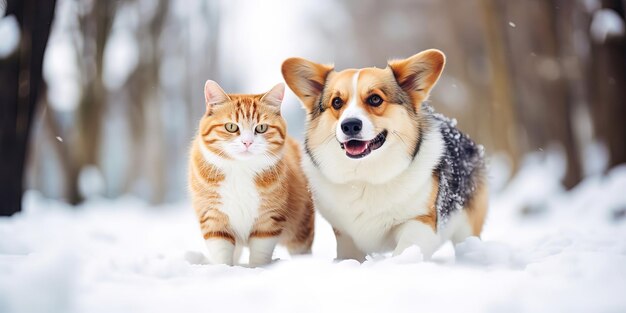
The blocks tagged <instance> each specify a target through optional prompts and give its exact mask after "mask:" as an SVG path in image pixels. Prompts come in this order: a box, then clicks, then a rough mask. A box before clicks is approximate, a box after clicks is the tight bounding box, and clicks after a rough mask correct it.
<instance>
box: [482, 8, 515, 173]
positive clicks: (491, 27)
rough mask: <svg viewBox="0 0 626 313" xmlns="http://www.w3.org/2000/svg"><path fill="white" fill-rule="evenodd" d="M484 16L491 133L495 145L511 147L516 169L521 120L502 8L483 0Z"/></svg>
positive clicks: (513, 166)
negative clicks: (508, 57) (505, 38)
mask: <svg viewBox="0 0 626 313" xmlns="http://www.w3.org/2000/svg"><path fill="white" fill-rule="evenodd" d="M482 4H483V12H484V20H485V23H486V24H487V25H486V27H485V29H486V31H487V34H486V37H487V55H488V56H489V60H490V62H491V64H490V66H491V73H492V81H493V86H492V88H491V91H492V99H491V106H492V107H491V110H490V112H492V114H493V118H492V123H491V126H492V135H493V137H494V138H493V141H494V145H495V146H496V147H499V148H501V149H503V150H504V151H508V152H509V155H510V157H511V165H512V168H513V170H514V171H515V170H516V169H517V168H518V166H519V156H520V153H521V151H520V145H519V143H518V136H517V134H516V132H517V128H518V124H517V122H516V119H515V115H514V109H513V108H514V102H513V101H514V99H513V93H512V90H511V89H512V85H511V81H510V80H511V78H512V75H511V71H510V69H509V62H508V61H507V55H506V51H507V49H506V43H505V42H504V36H503V34H502V32H501V29H502V27H503V26H504V25H506V24H505V23H503V21H502V20H500V19H499V18H498V16H499V12H498V11H499V10H498V8H497V6H496V3H495V2H494V1H493V0H483V2H482Z"/></svg>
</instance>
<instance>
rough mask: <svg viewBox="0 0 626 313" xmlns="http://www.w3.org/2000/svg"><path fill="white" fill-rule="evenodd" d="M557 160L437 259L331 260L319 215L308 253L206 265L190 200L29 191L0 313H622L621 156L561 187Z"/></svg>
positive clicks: (5, 240)
mask: <svg viewBox="0 0 626 313" xmlns="http://www.w3.org/2000/svg"><path fill="white" fill-rule="evenodd" d="M560 163H561V161H560V159H558V158H556V159H555V158H554V157H551V156H549V155H548V156H547V157H546V156H545V155H544V156H541V155H535V156H531V157H529V158H528V159H527V162H526V163H525V165H524V166H523V169H522V170H521V172H520V174H518V175H517V176H516V177H515V178H514V179H513V180H512V181H511V183H509V184H508V185H507V186H506V187H504V188H501V189H500V190H497V191H495V192H494V194H493V195H492V200H491V211H490V214H489V217H488V221H487V224H486V228H485V232H484V236H483V240H482V241H480V240H478V239H476V238H470V239H468V240H467V241H465V242H464V243H462V244H461V245H459V246H458V247H457V250H456V257H455V256H454V255H455V251H454V249H453V248H452V246H451V245H447V246H444V247H443V248H442V249H441V250H440V251H439V252H438V253H437V254H436V255H435V260H434V261H433V262H421V261H420V259H421V256H420V254H419V252H418V250H417V249H412V250H409V251H407V252H406V253H405V254H403V255H401V256H399V257H396V258H389V257H386V256H374V257H372V258H370V259H369V260H368V261H366V262H365V263H363V264H359V263H357V262H356V261H342V262H334V261H333V257H334V249H335V244H334V242H333V235H332V232H331V230H330V227H329V226H328V224H326V223H325V222H324V221H322V220H321V219H318V224H317V225H318V226H317V234H316V241H315V244H314V249H313V255H312V256H307V257H301V258H297V259H290V260H288V259H289V258H288V256H287V254H286V252H285V251H284V250H279V251H277V253H276V255H275V257H276V258H280V259H281V260H280V261H277V262H275V263H274V264H272V265H270V266H268V267H265V268H255V269H251V268H246V267H227V266H212V265H207V264H204V257H203V255H202V253H203V252H204V250H203V243H202V240H201V236H200V231H199V228H198V225H197V221H196V219H195V217H194V215H193V213H192V210H191V208H190V206H189V205H188V204H187V203H182V204H178V205H169V206H163V207H156V208H155V207H150V206H149V205H147V204H146V203H144V202H142V201H140V200H137V199H133V198H124V199H117V200H96V199H94V200H90V201H89V202H88V203H86V204H84V205H82V206H81V207H78V208H72V207H69V206H67V205H64V204H61V203H57V202H52V201H49V200H46V199H43V198H41V197H40V196H38V195H37V194H36V193H33V192H31V193H29V194H28V195H27V197H26V200H25V210H24V211H23V212H22V213H20V214H17V215H15V216H13V217H11V218H0V312H107V313H109V312H270V311H271V312H277V311H278V312H328V311H340V312H396V311H397V312H418V311H420V312H461V311H463V312H507V313H508V312H626V166H622V167H618V168H615V169H613V170H612V171H611V172H610V173H609V174H608V175H605V176H592V177H589V178H587V179H586V180H585V181H584V182H583V183H582V184H580V185H579V186H578V187H577V188H576V189H574V190H573V191H571V192H567V193H566V192H564V191H563V189H562V188H561V187H560V185H559V184H558V183H557V181H558V176H559V170H558V168H559V166H558V165H559V164H560ZM494 176H497V175H494ZM493 178H494V181H495V182H496V183H495V185H496V187H495V188H494V189H499V188H498V187H497V181H498V179H499V178H498V177H493ZM500 180H501V178H500ZM522 212H524V213H522Z"/></svg>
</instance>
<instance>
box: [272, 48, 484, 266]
mask: <svg viewBox="0 0 626 313" xmlns="http://www.w3.org/2000/svg"><path fill="white" fill-rule="evenodd" d="M444 64H445V56H444V54H443V53H442V52H441V51H439V50H434V49H431V50H426V51H423V52H420V53H418V54H416V55H414V56H412V57H410V58H407V59H404V60H394V61H390V62H389V63H388V66H387V67H386V68H384V69H379V68H374V67H370V68H363V69H346V70H343V71H335V70H334V68H333V67H332V66H329V65H323V64H318V63H314V62H311V61H308V60H305V59H302V58H290V59H287V60H285V61H284V63H283V65H282V74H283V77H284V78H285V81H286V82H287V85H288V86H289V87H290V88H291V90H293V92H294V93H295V94H296V96H298V98H299V99H300V100H301V102H302V104H303V106H304V108H305V110H306V112H307V122H306V123H307V130H306V136H305V141H304V149H305V152H306V156H305V157H304V158H303V161H302V163H303V169H304V172H305V174H306V175H307V177H308V179H309V183H310V186H311V191H312V194H313V201H314V203H315V207H316V208H317V209H318V211H319V212H320V213H321V215H322V216H323V217H324V218H325V219H326V220H327V221H328V222H329V223H330V224H331V225H332V227H333V229H334V231H335V235H336V239H337V258H338V259H356V260H359V261H363V260H365V257H366V255H368V254H371V253H384V252H389V251H392V252H393V255H399V254H401V253H402V252H403V251H404V250H405V249H406V248H408V247H410V246H414V245H417V246H418V247H419V248H420V250H421V253H422V254H423V256H424V259H429V258H430V257H431V256H432V254H433V253H434V252H435V251H436V250H437V249H438V248H439V247H440V246H441V245H442V244H443V243H444V242H446V241H447V240H452V241H453V243H458V242H461V241H463V240H464V239H465V238H467V237H469V236H479V235H480V233H481V230H482V227H483V222H484V220H485V216H486V212H487V205H488V192H487V184H486V179H485V166H484V157H483V148H482V146H479V145H476V144H475V143H474V142H473V141H472V140H470V138H469V137H468V136H467V135H465V134H463V133H461V132H460V131H459V130H458V129H457V128H456V127H455V122H453V121H452V120H450V119H448V118H446V117H444V116H442V115H440V114H438V113H435V112H434V111H433V110H432V109H431V107H430V106H429V105H428V104H426V103H425V101H426V100H427V99H428V95H429V93H430V90H431V89H432V88H433V86H434V85H435V83H436V82H437V80H438V79H439V76H440V75H441V72H442V71H443V68H444Z"/></svg>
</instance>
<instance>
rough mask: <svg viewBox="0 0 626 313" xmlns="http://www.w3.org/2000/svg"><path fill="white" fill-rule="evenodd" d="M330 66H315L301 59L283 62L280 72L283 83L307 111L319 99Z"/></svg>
mask: <svg viewBox="0 0 626 313" xmlns="http://www.w3.org/2000/svg"><path fill="white" fill-rule="evenodd" d="M332 70H333V67H332V66H330V65H324V64H317V63H314V62H311V61H308V60H305V59H302V58H289V59H287V60H285V62H283V66H282V72H283V77H284V78H285V82H287V85H288V86H289V88H291V90H293V92H294V93H295V94H296V96H298V98H300V100H301V101H302V103H303V104H304V108H305V109H306V110H307V111H311V109H312V108H313V105H314V104H315V99H317V97H319V95H320V94H321V93H322V90H323V89H324V85H325V84H326V78H327V76H328V73H330V72H331V71H332Z"/></svg>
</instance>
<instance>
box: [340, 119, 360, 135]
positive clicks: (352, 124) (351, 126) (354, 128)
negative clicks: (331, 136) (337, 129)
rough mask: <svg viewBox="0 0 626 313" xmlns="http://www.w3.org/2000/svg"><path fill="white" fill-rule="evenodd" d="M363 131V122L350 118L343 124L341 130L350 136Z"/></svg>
mask: <svg viewBox="0 0 626 313" xmlns="http://www.w3.org/2000/svg"><path fill="white" fill-rule="evenodd" d="M361 129H363V122H361V120H360V119H358V118H348V119H346V120H345V121H343V122H342V123H341V130H342V131H343V133H344V134H346V135H348V136H354V135H357V134H358V133H360V132H361Z"/></svg>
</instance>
